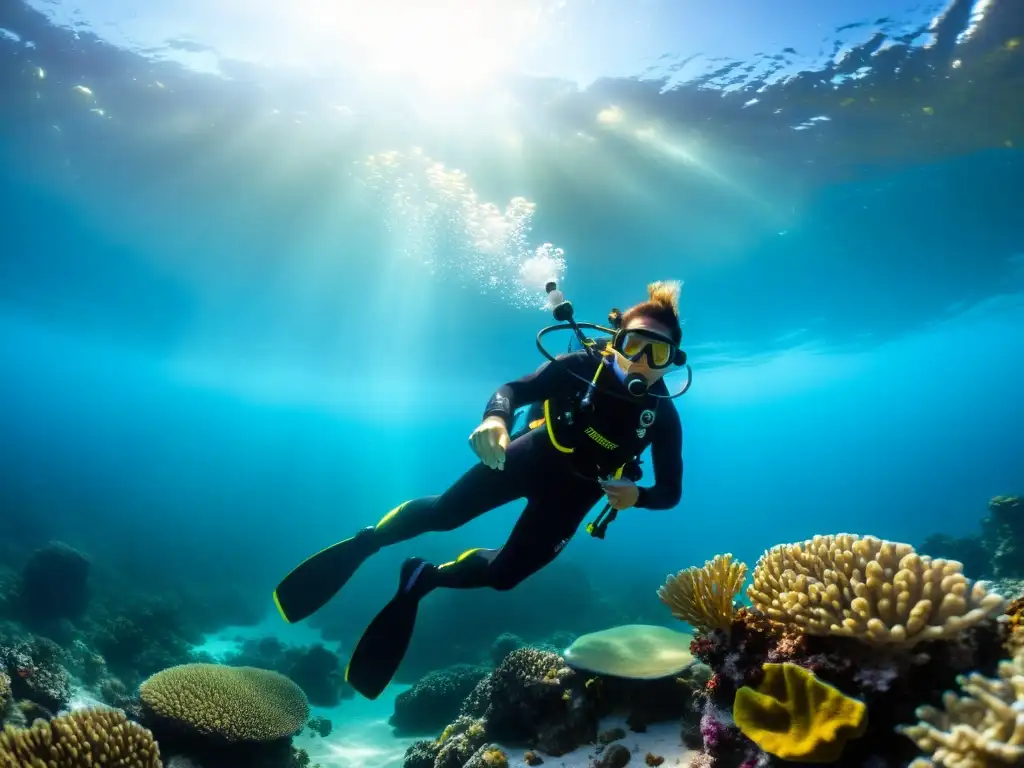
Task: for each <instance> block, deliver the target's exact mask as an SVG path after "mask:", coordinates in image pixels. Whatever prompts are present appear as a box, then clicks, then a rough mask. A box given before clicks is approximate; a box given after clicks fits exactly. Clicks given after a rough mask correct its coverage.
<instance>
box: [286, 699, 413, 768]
mask: <svg viewBox="0 0 1024 768" xmlns="http://www.w3.org/2000/svg"><path fill="white" fill-rule="evenodd" d="M408 689H409V686H407V685H389V686H388V687H387V689H386V690H385V691H384V693H382V694H381V696H380V698H378V699H377V700H376V701H367V700H366V699H362V698H356V699H347V700H345V701H343V702H341V704H339V705H338V706H337V707H333V708H332V709H323V708H320V707H314V709H313V715H314V716H317V715H319V716H321V717H326V718H327V719H328V720H330V721H331V723H333V725H334V729H333V730H332V731H331V734H330V736H328V737H327V738H325V739H322V738H320V737H319V736H314V735H311V734H310V732H309V729H306V730H305V731H303V732H302V734H300V735H299V736H297V737H296V738H295V740H294V742H293V743H294V744H295V746H296V747H298V748H299V749H304V750H306V751H307V752H308V753H309V758H310V763H311V764H312V763H320V765H321V766H322V768H385V767H388V766H390V767H393V768H401V765H402V762H403V760H404V759H405V750H406V749H407V748H408V747H409V745H410V744H412V743H413V742H414V741H417V740H419V739H422V738H426V737H425V736H415V737H398V736H395V735H394V732H393V731H392V730H391V726H390V725H388V718H389V717H391V714H392V713H393V712H394V711H395V697H396V696H398V694H400V693H402V692H403V691H405V690H408Z"/></svg>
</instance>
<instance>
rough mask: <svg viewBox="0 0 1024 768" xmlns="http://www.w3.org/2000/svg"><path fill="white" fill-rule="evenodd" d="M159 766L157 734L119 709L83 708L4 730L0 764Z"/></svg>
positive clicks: (9, 767) (18, 767)
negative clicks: (155, 737)
mask: <svg viewBox="0 0 1024 768" xmlns="http://www.w3.org/2000/svg"><path fill="white" fill-rule="evenodd" d="M82 766H90V767H91V768H161V762H160V750H159V749H158V748H157V745H156V742H155V741H153V734H151V733H150V732H149V731H147V730H146V729H145V728H143V727H142V726H141V725H139V724H138V723H133V722H131V721H130V720H128V719H127V718H126V717H125V716H124V712H122V711H121V710H108V709H99V708H97V709H83V710H79V711H77V712H73V713H71V714H69V715H61V716H60V717H56V718H54V719H53V720H50V721H49V722H47V721H45V720H37V721H36V722H35V724H34V725H33V726H32V727H31V728H13V727H12V726H7V727H6V728H5V729H4V731H3V733H0V768H81V767H82Z"/></svg>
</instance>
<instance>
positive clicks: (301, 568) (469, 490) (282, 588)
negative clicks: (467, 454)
mask: <svg viewBox="0 0 1024 768" xmlns="http://www.w3.org/2000/svg"><path fill="white" fill-rule="evenodd" d="M546 448H547V445H546V443H541V442H540V441H539V440H538V439H537V438H536V437H535V435H534V434H533V433H531V434H528V435H524V436H523V437H521V438H519V439H517V440H514V441H512V444H511V445H509V447H508V450H507V452H506V458H505V468H504V469H503V470H494V469H490V468H488V467H486V466H484V465H483V464H477V465H476V466H474V467H472V468H471V469H470V470H469V471H468V472H466V473H465V474H464V475H463V476H462V477H460V478H459V479H458V480H456V481H455V482H454V483H453V484H452V486H451V487H450V488H448V490H447V491H445V492H444V493H442V494H441V495H440V496H425V497H423V498H419V499H413V500H412V501H407V502H405V503H404V504H401V505H400V506H398V507H397V508H395V509H393V510H392V511H391V512H388V514H386V515H385V516H384V518H383V519H382V520H381V521H380V522H379V523H377V525H375V526H372V527H369V528H365V529H363V530H361V531H359V532H358V533H356V534H355V535H354V536H351V537H349V538H347V539H345V540H344V541H339V542H338V543H337V544H333V545H332V546H330V547H327V549H324V550H321V551H320V552H317V553H316V554H315V555H313V556H312V557H309V558H307V559H306V560H304V561H302V562H301V563H300V564H299V565H298V566H297V567H296V568H295V569H294V570H293V571H292V572H291V573H289V574H288V575H287V576H286V577H285V578H284V579H283V580H282V581H281V583H280V584H279V585H278V587H277V589H276V590H275V591H274V602H275V603H276V605H277V608H278V610H279V611H280V613H281V616H282V617H284V619H285V620H286V621H289V622H295V621H301V620H302V619H304V618H306V617H307V616H309V615H311V614H312V613H314V612H316V611H318V610H319V609H320V608H321V607H322V606H323V605H324V604H325V603H326V602H327V601H328V600H330V599H331V598H332V597H333V596H334V595H335V594H336V593H337V592H338V590H339V589H341V588H342V587H343V586H344V585H345V584H346V583H347V582H348V580H349V579H350V578H352V576H353V575H354V574H355V572H356V570H358V569H359V567H360V566H361V565H362V564H363V563H364V562H366V560H367V559H368V558H369V557H371V556H372V555H373V554H375V553H376V552H377V551H379V550H380V549H381V548H382V547H386V546H388V545H390V544H396V543H398V542H400V541H406V540H408V539H411V538H414V537H415V536H419V535H420V534H422V533H427V532H428V531H450V530H452V529H454V528H458V527H459V526H461V525H464V524H465V523H468V522H469V521H470V520H472V519H473V518H475V517H477V516H479V515H481V514H483V513H484V512H487V511H489V510H492V509H495V508H496V507H500V506H501V505H502V504H506V503H508V502H510V501H513V500H514V499H518V498H521V497H523V496H528V495H529V494H530V491H531V490H532V489H533V488H534V487H535V486H536V484H537V472H538V468H539V467H540V466H541V465H542V464H543V458H544V456H545V455H547V454H546V453H545V449H546ZM548 450H550V449H548Z"/></svg>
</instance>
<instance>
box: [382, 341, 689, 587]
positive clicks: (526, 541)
mask: <svg viewBox="0 0 1024 768" xmlns="http://www.w3.org/2000/svg"><path fill="white" fill-rule="evenodd" d="M598 368H600V369H601V370H600V372H598ZM569 371H573V372H575V373H576V374H577V375H578V376H580V377H582V379H583V380H581V379H579V378H576V377H575V376H572V375H571V374H570V373H569ZM595 374H597V375H598V377H599V378H598V379H597V381H598V385H599V386H600V387H602V388H607V389H610V388H617V389H618V391H620V392H622V393H623V394H624V395H625V389H624V388H623V387H622V385H621V384H620V383H619V381H618V380H617V379H616V378H615V375H614V373H613V372H612V371H611V370H610V369H609V368H608V366H607V365H606V364H605V363H603V362H599V361H597V360H596V359H595V358H594V357H593V356H591V355H589V354H587V353H586V352H582V351H581V352H575V353H571V354H568V355H564V356H562V357H560V358H558V359H557V361H556V362H549V363H545V364H544V365H543V366H541V367H540V368H539V369H538V370H537V371H536V372H534V373H531V374H529V375H527V376H524V377H523V378H521V379H519V380H517V381H513V382H510V383H508V384H505V385H504V386H503V387H501V388H500V389H498V391H497V392H495V393H494V395H493V396H492V397H491V399H490V400H489V401H488V403H487V407H486V409H485V410H484V417H485V418H486V417H488V416H499V417H501V418H502V419H504V420H505V424H506V425H507V426H508V427H509V429H511V428H512V421H513V414H514V413H515V411H516V409H518V408H520V407H522V406H524V405H528V404H531V403H544V412H545V414H546V416H547V418H546V420H545V422H544V423H543V424H540V425H537V426H535V427H534V428H533V429H530V431H528V432H527V433H526V434H524V435H522V436H521V437H518V438H516V439H515V440H513V441H512V442H511V443H510V444H509V446H508V449H507V452H506V455H505V467H504V469H503V470H495V469H490V468H489V467H487V466H486V465H484V464H482V463H481V464H477V465H475V466H474V467H472V468H471V469H470V470H469V471H468V472H466V473H465V474H464V475H463V476H462V477H460V478H459V479H458V480H456V481H455V483H454V484H452V485H451V487H449V488H448V490H447V491H445V492H444V493H442V494H441V495H440V496H427V497H424V498H419V499H413V500H412V501H408V502H406V503H405V504H402V505H401V506H399V507H398V508H396V509H395V510H393V511H392V512H390V513H389V514H388V515H387V516H386V517H385V518H384V519H383V520H382V521H381V522H380V523H378V525H377V527H376V528H375V529H374V531H373V535H372V539H373V540H374V543H375V544H376V545H378V546H387V545H389V544H394V543H397V542H400V541H406V540H407V539H411V538H413V537H415V536H419V535H420V534H422V533H427V532H430V531H450V530H454V529H456V528H458V527H460V526H462V525H465V524H466V523H468V522H469V521H470V520H473V519H474V518H476V517H478V516H479V515H481V514H483V513H484V512H488V511H490V510H492V509H495V508H497V507H500V506H502V505H503V504H507V503H508V502H510V501H514V500H516V499H520V498H525V499H526V502H527V503H526V509H524V510H523V512H522V514H521V515H520V517H519V520H518V522H517V523H516V525H515V528H514V529H513V530H512V533H511V535H510V536H509V538H508V540H507V541H506V542H505V545H504V546H502V547H501V548H500V549H474V550H470V551H469V552H466V553H464V554H463V555H462V556H460V557H459V558H458V559H457V560H454V561H452V562H451V563H445V564H444V565H441V566H439V567H438V568H436V569H434V572H433V574H432V575H431V577H430V578H429V584H424V587H425V588H426V589H432V588H434V587H454V588H471V587H492V588H494V589H500V590H505V589H511V588H513V587H515V586H516V585H517V584H519V583H520V582H521V581H523V579H525V578H526V577H528V576H530V575H531V574H533V573H536V572H537V571H538V570H540V569H541V568H543V567H544V566H545V565H547V564H548V563H550V562H551V561H552V560H554V559H555V557H556V556H557V555H558V553H559V552H561V550H562V549H563V547H564V546H565V545H566V543H568V541H569V539H570V538H572V536H573V534H574V533H575V532H576V529H577V528H578V527H579V524H580V522H581V521H582V520H583V518H584V517H585V516H586V515H587V513H588V512H589V511H590V510H591V508H593V507H594V505H595V504H596V503H597V502H598V501H600V499H601V498H602V497H603V495H604V493H603V491H602V489H601V486H600V485H599V484H598V482H597V478H598V477H607V476H608V475H611V474H614V473H615V472H616V470H618V469H619V468H620V467H622V466H623V465H624V464H626V463H627V462H630V461H632V460H634V459H635V458H637V457H638V456H639V455H640V453H641V452H642V451H643V450H644V449H646V448H647V447H648V446H651V450H652V458H653V464H654V476H655V483H654V485H653V486H651V487H648V488H643V487H641V488H640V495H639V499H638V501H637V504H636V506H637V507H642V508H647V509H668V508H671V507H674V506H675V505H676V504H677V503H678V502H679V498H680V495H681V492H682V478H683V459H682V429H681V427H680V423H679V415H678V413H677V412H676V409H675V406H674V404H673V403H672V401H671V400H666V399H659V398H656V397H653V396H651V395H647V396H645V397H643V398H640V399H635V400H631V401H627V400H624V399H622V398H617V397H614V396H612V395H609V394H606V393H602V392H601V391H600V389H596V390H595V391H594V394H593V396H592V400H591V403H590V405H589V407H587V408H585V409H581V408H580V405H579V403H580V400H581V399H582V397H583V395H584V393H585V392H586V391H587V389H588V384H587V383H588V382H590V381H592V380H593V379H594V377H595ZM654 391H655V392H656V393H657V394H661V395H665V394H667V391H666V389H665V384H664V382H660V381H659V382H658V383H657V384H656V385H655V387H654Z"/></svg>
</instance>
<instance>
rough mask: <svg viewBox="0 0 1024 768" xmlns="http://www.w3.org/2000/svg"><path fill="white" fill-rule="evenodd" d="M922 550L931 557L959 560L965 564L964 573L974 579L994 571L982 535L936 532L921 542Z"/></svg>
mask: <svg viewBox="0 0 1024 768" xmlns="http://www.w3.org/2000/svg"><path fill="white" fill-rule="evenodd" d="M920 551H921V552H923V553H924V554H926V555H928V556H929V557H942V558H946V559H947V560H957V561H959V562H960V563H962V564H963V566H964V573H965V574H967V576H969V577H970V578H972V579H980V578H984V577H985V576H987V575H989V574H990V573H991V572H992V563H991V557H990V556H989V552H988V549H987V548H986V547H985V543H984V542H983V541H982V539H981V536H960V537H958V536H947V535H946V534H944V533H936V534H932V535H931V536H929V537H927V538H926V539H925V540H924V541H923V542H922V543H921V549H920Z"/></svg>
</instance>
